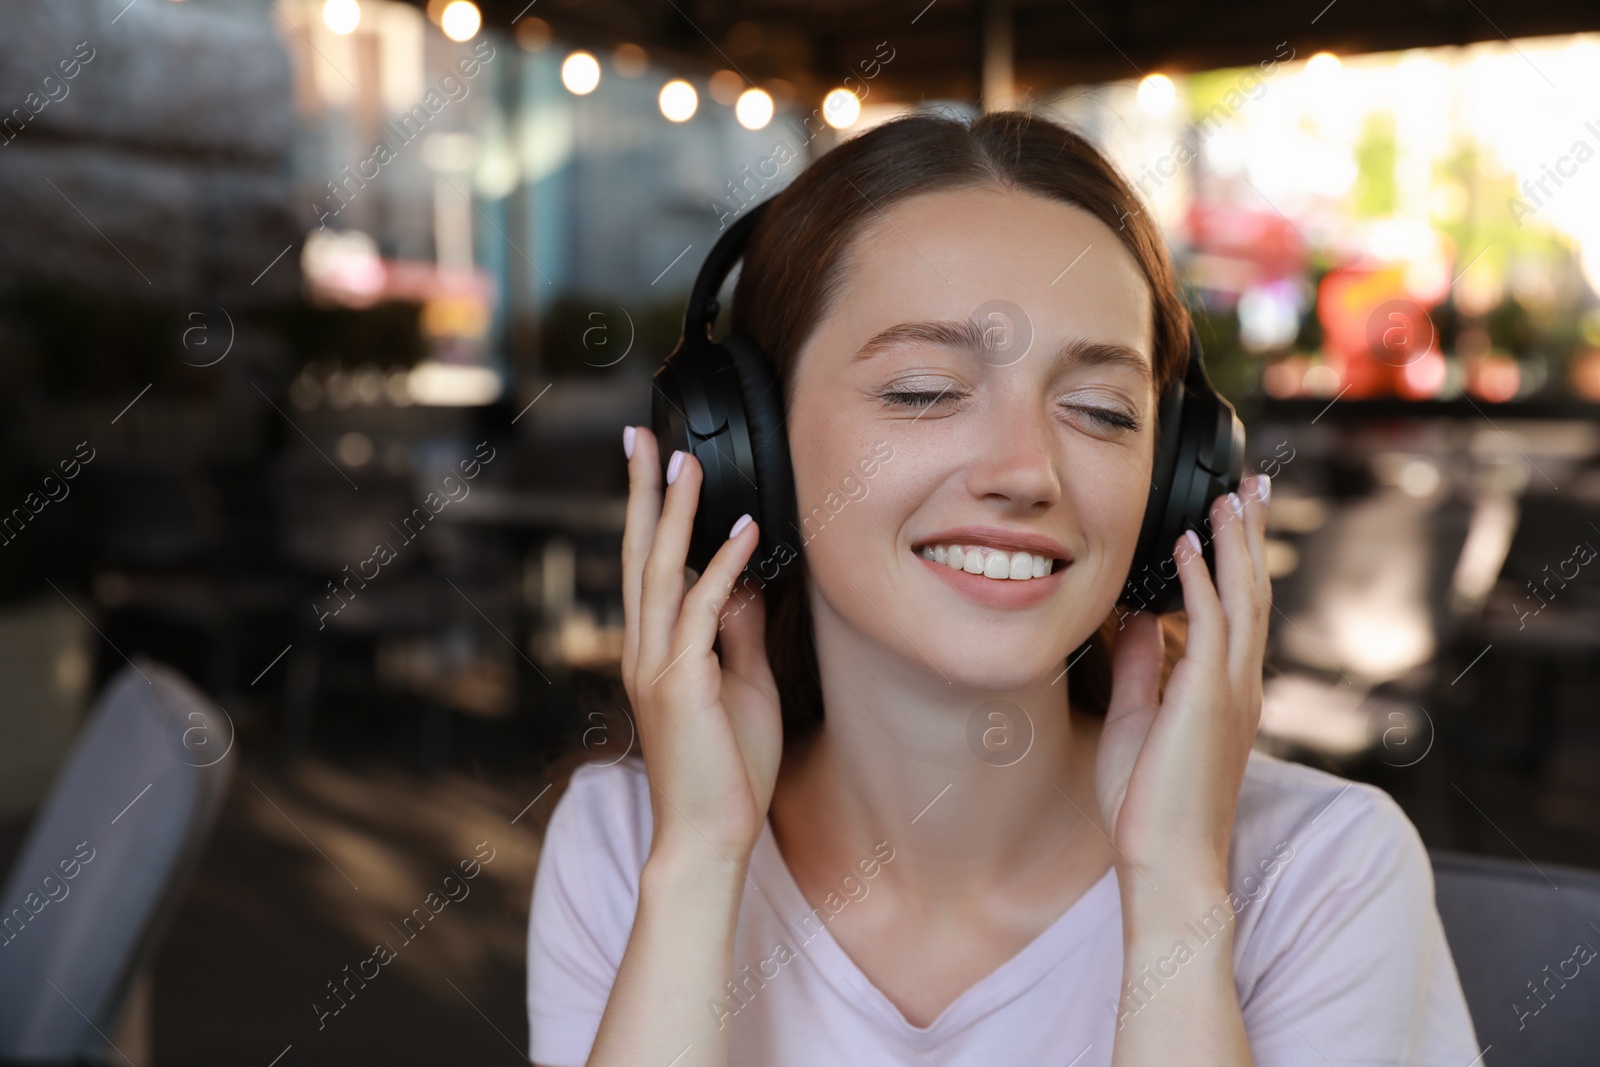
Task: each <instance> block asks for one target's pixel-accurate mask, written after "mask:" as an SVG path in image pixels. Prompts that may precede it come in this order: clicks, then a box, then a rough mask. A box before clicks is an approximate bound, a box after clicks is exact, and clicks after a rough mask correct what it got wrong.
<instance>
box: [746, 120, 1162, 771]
mask: <svg viewBox="0 0 1600 1067" xmlns="http://www.w3.org/2000/svg"><path fill="white" fill-rule="evenodd" d="M975 186H998V187H1000V188H1003V189H1007V190H1016V191H1022V192H1028V193H1035V194H1040V195H1043V196H1047V197H1050V198H1052V199H1055V200H1060V201H1064V202H1066V203H1068V204H1072V205H1074V206H1076V207H1079V208H1081V209H1083V210H1085V211H1087V212H1088V213H1089V214H1091V215H1093V216H1094V217H1095V218H1097V219H1099V220H1100V221H1101V222H1103V223H1105V224H1106V226H1108V227H1110V228H1111V229H1112V230H1113V231H1115V232H1116V234H1117V237H1118V239H1119V240H1121V241H1122V244H1123V246H1124V247H1125V248H1126V249H1127V250H1128V252H1129V253H1130V254H1131V255H1132V256H1133V259H1134V261H1135V262H1136V263H1137V264H1138V265H1139V269H1140V270H1141V271H1142V272H1143V274H1144V278H1145V281H1146V283H1147V284H1148V285H1149V287H1150V313H1151V315H1152V317H1153V325H1154V331H1153V334H1154V338H1155V351H1154V361H1155V387H1156V391H1157V395H1160V391H1161V390H1162V389H1163V388H1164V387H1165V386H1166V384H1167V383H1168V382H1169V381H1171V380H1172V379H1173V378H1174V377H1176V376H1178V375H1180V374H1182V373H1183V369H1184V363H1185V360H1186V358H1187V353H1188V334H1189V311H1188V309H1187V308H1186V307H1185V306H1184V304H1183V301H1182V300H1181V298H1180V297H1179V294H1178V288H1177V280H1176V276H1175V275H1174V273H1173V270H1172V264H1171V261H1170V259H1169V258H1168V256H1167V251H1166V246H1165V243H1164V242H1163V240H1162V237H1161V232H1160V230H1159V229H1158V227H1157V225H1156V223H1155V222H1154V221H1152V220H1151V218H1150V217H1149V216H1148V215H1146V214H1145V213H1144V211H1143V210H1142V209H1141V206H1140V203H1139V201H1138V199H1137V198H1136V196H1135V195H1134V193H1133V190H1132V189H1131V188H1130V187H1129V185H1128V183H1127V182H1126V181H1125V180H1124V179H1123V177H1122V175H1121V174H1120V173H1118V171H1117V169H1116V167H1115V166H1113V165H1112V163H1111V162H1110V161H1109V160H1107V159H1106V157H1105V156H1103V155H1102V154H1101V153H1100V152H1099V151H1098V150H1097V149H1096V148H1095V147H1094V146H1093V145H1092V144H1090V143H1089V141H1088V140H1086V139H1085V138H1084V137H1082V136H1081V135H1079V134H1078V133H1076V132H1074V131H1072V130H1070V129H1068V128H1067V127H1065V126H1062V125H1060V124H1059V123H1056V122H1052V121H1049V120H1047V119H1043V118H1040V117H1038V116H1036V115H1032V114H1030V113H1028V112H1022V111H996V112H990V113H987V114H984V115H982V116H981V117H979V118H976V119H974V120H971V121H970V122H968V121H962V120H959V119H954V118H948V117H945V116H943V115H940V114H936V113H933V112H917V113H914V114H911V115H907V116H904V117H902V118H898V119H894V120H892V121H889V122H886V123H883V124H882V125H879V126H875V127H873V128H872V129H870V130H868V131H866V132H865V133H862V134H860V135H858V136H856V137H854V138H852V139H850V140H848V141H845V142H844V143H843V144H841V145H839V146H838V147H836V148H834V149H832V150H831V151H829V152H827V153H825V154H824V155H822V156H820V157H819V158H818V159H817V160H816V161H815V162H813V163H812V164H811V165H810V166H808V167H807V168H806V169H805V170H804V171H802V172H801V173H800V174H799V175H797V176H796V177H795V180H794V181H793V182H792V183H790V184H789V185H788V186H787V187H785V188H784V189H783V190H782V191H781V192H779V193H778V194H777V195H776V196H774V197H773V198H772V202H771V204H770V205H769V206H768V207H767V209H766V213H765V215H764V216H763V218H762V219H761V221H760V223H759V224H758V225H757V226H756V228H755V229H754V230H753V231H752V232H751V234H750V239H749V241H748V243H747V244H746V246H745V250H744V258H743V261H742V265H741V267H740V271H739V280H738V283H737V284H736V286H735V288H734V294H733V309H732V313H731V320H732V321H731V326H732V328H733V329H734V330H738V331H740V332H743V333H746V334H748V335H750V336H751V337H753V338H755V340H756V341H757V342H759V343H760V345H761V348H762V351H764V352H765V353H766V354H767V356H768V357H769V358H770V359H771V360H772V361H773V364H774V369H775V371H776V375H777V379H778V381H779V383H780V384H781V387H782V389H783V397H784V402H785V410H787V409H788V402H789V401H790V400H791V399H792V395H793V387H794V378H795V374H794V372H795V364H796V362H797V359H798V356H799V353H800V350H801V348H803V347H804V345H805V342H806V341H807V339H808V338H809V337H810V336H811V333H812V331H813V330H814V329H815V328H816V326H817V324H818V323H819V322H820V321H821V319H822V318H823V316H824V315H826V314H827V312H828V309H829V307H830V305H831V303H832V301H833V300H834V298H835V297H836V296H837V295H838V293H839V290H840V288H841V286H842V285H843V284H845V281H846V275H847V270H846V269H845V268H847V266H848V263H849V256H850V250H851V241H852V239H853V238H854V237H855V235H856V234H857V232H858V231H859V230H860V228H861V226H862V225H863V224H864V223H866V222H868V221H870V220H871V219H873V218H875V217H877V216H878V214H879V213H880V212H882V211H883V210H884V209H885V208H887V207H888V206H889V205H890V204H893V203H895V202H896V201H899V200H904V199H907V198H908V197H912V196H915V195H918V194H921V193H929V192H933V191H935V190H950V189H961V188H971V187H975ZM1156 447H1157V448H1159V447H1160V442H1159V441H1157V442H1156ZM805 566H806V565H805V556H804V553H801V558H800V561H799V563H798V565H797V566H796V567H794V568H793V569H792V570H791V571H790V572H789V573H788V574H786V575H785V576H784V578H783V579H781V580H780V581H777V582H775V583H772V584H771V585H770V586H768V588H767V590H766V597H767V635H766V644H767V656H768V659H769V661H770V663H771V665H772V671H773V675H774V677H775V678H776V680H777V683H778V691H779V693H781V694H782V698H781V699H782V706H783V724H784V740H785V743H786V744H787V743H788V742H790V741H793V740H798V739H799V738H801V737H803V736H805V735H807V734H810V733H812V732H814V731H815V730H816V729H817V728H818V727H819V726H820V725H821V723H822V716H823V708H822V686H821V681H820V677H819V674H818V669H817V651H816V644H815V638H814V633H813V629H812V619H811V606H810V604H809V602H808V601H807V598H806V582H805ZM1120 617H1121V613H1120V612H1119V611H1117V610H1115V609H1114V610H1113V611H1112V612H1111V614H1110V615H1109V616H1107V618H1106V620H1105V621H1104V622H1103V623H1102V624H1101V625H1100V626H1099V627H1098V628H1097V630H1096V631H1095V633H1093V634H1092V635H1091V636H1090V637H1089V638H1088V640H1086V641H1085V642H1084V644H1083V645H1080V646H1079V648H1078V649H1074V650H1073V653H1072V655H1071V656H1069V657H1068V659H1067V662H1068V663H1072V664H1073V666H1072V668H1071V679H1072V682H1073V684H1072V686H1071V690H1070V691H1071V698H1072V701H1073V703H1074V704H1075V705H1076V706H1077V707H1079V708H1080V709H1082V710H1084V711H1086V712H1089V713H1091V714H1096V715H1104V714H1105V711H1106V706H1107V704H1108V702H1109V700H1110V696H1111V655H1110V654H1111V645H1112V641H1113V639H1114V636H1115V634H1116V632H1117V629H1118V627H1119V625H1120ZM1162 627H1163V629H1164V631H1165V636H1166V649H1167V655H1166V663H1165V665H1164V669H1163V670H1162V685H1163V687H1164V686H1165V684H1166V679H1167V677H1168V676H1169V675H1170V673H1171V670H1172V667H1173V665H1174V664H1175V663H1176V662H1177V659H1178V657H1179V656H1181V654H1182V645H1183V638H1184V635H1185V632H1186V626H1185V625H1184V623H1183V622H1182V621H1180V620H1179V619H1178V618H1175V617H1173V616H1166V617H1163V619H1162ZM1085 646H1086V647H1085ZM1080 652H1082V657H1081V658H1078V655H1079V653H1080Z"/></svg>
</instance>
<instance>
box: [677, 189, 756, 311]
mask: <svg viewBox="0 0 1600 1067" xmlns="http://www.w3.org/2000/svg"><path fill="white" fill-rule="evenodd" d="M771 203H772V200H771V198H768V199H766V200H763V201H761V203H759V204H757V205H755V206H754V207H752V208H748V209H747V210H746V211H745V213H744V216H743V217H742V218H740V219H739V220H738V221H736V222H735V223H734V224H733V225H732V226H730V227H728V229H727V230H725V231H724V232H723V234H722V236H721V237H719V238H717V241H716V243H715V244H713V245H712V246H711V251H710V252H708V253H706V261H705V263H704V264H703V265H702V266H701V267H700V273H699V274H697V275H695V279H694V288H693V289H691V290H689V306H688V307H686V308H685V309H684V312H683V335H684V336H685V337H688V336H690V333H691V331H692V330H694V331H698V333H697V334H696V336H700V335H704V336H706V337H710V336H711V328H712V327H713V326H714V325H715V324H716V321H717V313H718V312H719V311H721V310H722V305H721V304H720V303H719V302H718V300H717V294H718V293H719V292H721V291H722V283H723V282H725V281H727V280H728V275H729V274H731V273H733V267H734V264H736V263H738V262H739V259H740V258H741V257H742V256H743V255H744V246H745V244H746V243H747V242H748V241H749V240H750V231H752V230H754V229H755V228H756V224H757V223H758V222H760V221H761V216H762V215H764V214H766V211H767V207H768V205H770V204H771Z"/></svg>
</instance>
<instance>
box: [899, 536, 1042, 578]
mask: <svg viewBox="0 0 1600 1067" xmlns="http://www.w3.org/2000/svg"><path fill="white" fill-rule="evenodd" d="M912 551H913V552H915V553H917V555H919V556H921V557H922V558H923V559H927V560H931V561H932V562H934V563H937V564H939V565H940V566H944V567H949V568H950V569H951V570H956V571H965V572H966V573H968V574H981V575H982V576H984V577H985V578H992V579H994V580H996V581H1011V582H1022V581H1031V580H1033V579H1035V578H1044V577H1047V576H1048V575H1050V574H1051V573H1053V572H1055V571H1058V570H1060V569H1061V568H1063V567H1065V566H1066V563H1067V561H1066V560H1063V559H1056V558H1052V557H1050V556H1044V555H1040V554H1039V553H1036V552H1007V551H1006V550H1004V549H999V548H990V547H989V546H987V545H961V544H948V545H943V544H927V545H920V546H916V547H914V548H913V549H912Z"/></svg>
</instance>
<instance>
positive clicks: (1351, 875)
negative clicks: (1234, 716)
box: [1229, 751, 1433, 925]
mask: <svg viewBox="0 0 1600 1067" xmlns="http://www.w3.org/2000/svg"><path fill="white" fill-rule="evenodd" d="M1229 868H1230V875H1231V877H1232V884H1233V888H1234V890H1235V891H1236V892H1242V893H1243V894H1244V895H1245V897H1246V900H1247V902H1248V901H1252V900H1256V899H1258V898H1259V897H1262V896H1266V895H1268V894H1271V895H1273V896H1274V897H1277V898H1278V899H1277V900H1275V901H1274V906H1273V907H1272V908H1268V909H1266V911H1268V912H1277V913H1278V914H1279V915H1280V916H1282V915H1283V914H1284V913H1285V912H1286V911H1301V912H1305V911H1315V910H1318V909H1321V908H1328V907H1350V906H1357V905H1358V902H1367V901H1370V900H1372V899H1373V898H1375V897H1382V898H1385V899H1387V900H1388V901H1389V902H1390V903H1391V904H1394V903H1399V902H1401V901H1403V902H1405V904H1406V906H1407V908H1408V909H1410V910H1430V909H1431V908H1432V907H1433V869H1432V866H1431V863H1430V861H1429V858H1428V852H1427V849H1426V848H1425V847H1424V845H1423V843H1422V838H1421V836H1420V835H1419V834H1418V833H1417V829H1416V827H1415V826H1414V825H1412V822H1411V820H1410V819H1409V818H1408V817H1407V816H1406V814H1405V812H1404V811H1402V810H1401V808H1400V806H1399V805H1398V804H1397V803H1395V801H1394V798H1393V797H1391V796H1390V795H1389V794H1388V793H1386V792H1384V791H1383V790H1382V789H1379V788H1377V787H1376V786H1373V785H1368V784H1366V783H1364V782H1354V781H1350V780H1348V779H1345V778H1340V777H1339V776H1337V775H1334V774H1329V773H1327V772H1326V771H1321V770H1317V769H1316V768H1314V767H1306V766H1303V765H1300V764H1297V763H1290V762H1288V761H1286V760H1281V759H1278V758H1276V757H1274V756H1270V755H1267V754H1266V753H1264V752H1259V751H1253V752H1251V753H1250V758H1249V763H1248V764H1247V765H1246V769H1245V777H1244V783H1243V785H1242V787H1241V788H1240V791H1239V806H1238V809H1237V812H1236V814H1235V817H1234V835H1233V843H1232V850H1231V853H1230V857H1229ZM1280 882H1281V885H1279V884H1277V883H1280ZM1275 885H1276V888H1274V886H1275ZM1341 902H1342V904H1341ZM1252 925H1253V924H1252Z"/></svg>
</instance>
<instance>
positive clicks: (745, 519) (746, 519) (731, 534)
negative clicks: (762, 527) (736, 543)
mask: <svg viewBox="0 0 1600 1067" xmlns="http://www.w3.org/2000/svg"><path fill="white" fill-rule="evenodd" d="M750 521H751V520H750V516H749V515H740V516H739V521H738V522H736V523H734V524H733V529H731V530H729V531H728V540H730V541H732V540H733V539H734V538H735V537H738V536H739V531H740V530H743V529H744V528H745V527H746V526H749V525H750Z"/></svg>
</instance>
